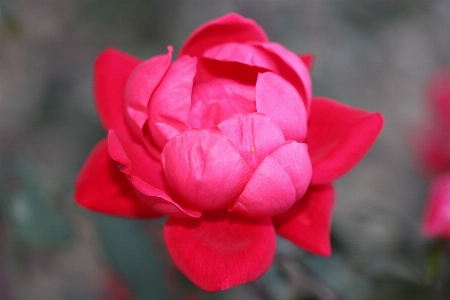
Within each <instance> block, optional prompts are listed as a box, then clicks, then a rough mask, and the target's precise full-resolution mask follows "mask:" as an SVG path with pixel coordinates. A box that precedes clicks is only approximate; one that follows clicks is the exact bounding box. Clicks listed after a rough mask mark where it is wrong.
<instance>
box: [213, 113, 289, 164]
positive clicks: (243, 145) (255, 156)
mask: <svg viewBox="0 0 450 300" xmlns="http://www.w3.org/2000/svg"><path fill="white" fill-rule="evenodd" d="M218 127H219V128H220V131H222V133H223V134H225V135H226V136H227V137H228V139H229V140H230V141H231V142H232V143H233V145H234V146H235V147H236V149H237V150H238V151H239V154H240V156H241V157H242V158H243V159H244V160H245V162H246V163H247V164H248V165H249V166H250V168H251V169H252V170H253V171H254V170H255V169H256V168H257V167H258V165H259V164H260V163H261V162H262V161H263V160H264V159H265V158H266V156H267V155H269V153H271V152H272V151H273V150H275V149H276V148H278V147H279V146H281V145H282V144H284V142H285V139H284V137H283V133H282V132H281V130H280V129H279V128H278V126H277V125H276V124H275V123H274V122H273V121H272V120H271V119H270V118H269V117H267V116H265V115H263V114H259V113H252V114H237V115H235V116H234V117H233V118H231V119H229V120H225V121H224V122H222V123H220V124H219V125H218Z"/></svg>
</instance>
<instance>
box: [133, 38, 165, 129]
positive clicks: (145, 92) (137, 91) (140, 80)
mask: <svg viewBox="0 0 450 300" xmlns="http://www.w3.org/2000/svg"><path fill="white" fill-rule="evenodd" d="M168 51H169V52H168V53H167V54H161V55H157V56H154V57H152V58H150V59H148V60H146V61H144V62H142V63H141V64H140V65H139V66H138V67H137V68H136V69H135V70H134V71H133V73H131V75H130V77H129V79H128V82H127V85H126V87H125V108H126V116H127V121H128V124H129V125H130V128H131V130H132V132H133V133H134V134H135V135H136V136H137V137H142V128H143V127H144V124H145V122H147V120H148V103H149V100H150V96H151V95H152V93H153V91H154V90H155V88H156V87H157V86H158V84H159V83H160V82H161V80H162V78H163V77H164V74H165V73H166V71H167V69H168V68H169V65H170V62H171V60H172V52H173V49H172V47H168Z"/></svg>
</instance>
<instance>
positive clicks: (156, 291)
mask: <svg viewBox="0 0 450 300" xmlns="http://www.w3.org/2000/svg"><path fill="white" fill-rule="evenodd" d="M95 221H96V224H97V228H98V234H99V237H100V241H101V244H102V246H103V248H104V251H105V254H106V256H107V257H108V259H109V260H110V262H111V263H112V265H113V266H114V267H115V269H116V270H117V271H118V272H119V274H120V275H121V277H122V278H123V279H124V280H125V282H127V283H128V285H129V286H130V288H131V290H132V292H133V294H134V295H135V297H136V299H142V300H145V299H160V300H165V299H172V297H171V296H170V294H169V292H168V290H167V282H166V279H167V277H168V276H167V275H168V274H167V270H166V267H167V266H165V265H164V263H163V259H162V257H161V256H160V254H159V253H158V252H157V251H156V249H155V245H154V244H152V243H151V241H150V236H149V233H146V231H145V229H144V227H143V226H144V222H143V221H138V220H131V219H122V218H113V217H109V216H105V215H100V214H95Z"/></svg>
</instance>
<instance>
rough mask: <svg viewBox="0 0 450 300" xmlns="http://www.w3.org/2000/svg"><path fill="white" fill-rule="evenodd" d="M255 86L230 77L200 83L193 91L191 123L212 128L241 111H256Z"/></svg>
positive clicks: (198, 126)
mask: <svg viewBox="0 0 450 300" xmlns="http://www.w3.org/2000/svg"><path fill="white" fill-rule="evenodd" d="M255 111H256V105H255V86H254V85H253V86H251V85H246V84H241V83H238V82H236V81H234V80H232V79H228V78H215V79H212V80H208V81H204V82H201V83H198V84H196V85H195V86H194V89H193V92H192V107H191V115H190V120H191V121H190V123H191V126H192V127H193V128H205V129H206V128H210V127H212V126H214V125H217V124H219V123H220V122H222V121H223V120H226V119H228V118H231V117H232V116H233V115H235V114H237V113H240V112H255Z"/></svg>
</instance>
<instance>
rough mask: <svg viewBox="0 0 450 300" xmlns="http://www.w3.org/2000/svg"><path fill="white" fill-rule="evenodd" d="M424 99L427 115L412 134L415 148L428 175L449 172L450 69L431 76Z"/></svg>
mask: <svg viewBox="0 0 450 300" xmlns="http://www.w3.org/2000/svg"><path fill="white" fill-rule="evenodd" d="M426 101H427V102H426V103H427V107H428V109H429V113H430V116H429V117H428V119H427V120H426V121H425V122H424V124H421V126H420V128H419V129H418V132H416V133H415V135H414V151H415V152H416V154H417V157H418V161H419V163H420V166H421V168H422V169H423V170H424V171H425V172H426V173H427V174H429V175H436V174H439V173H442V172H450V68H444V69H441V70H439V71H438V72H436V73H435V74H433V76H431V78H430V80H429V82H428V84H427V88H426Z"/></svg>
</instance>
